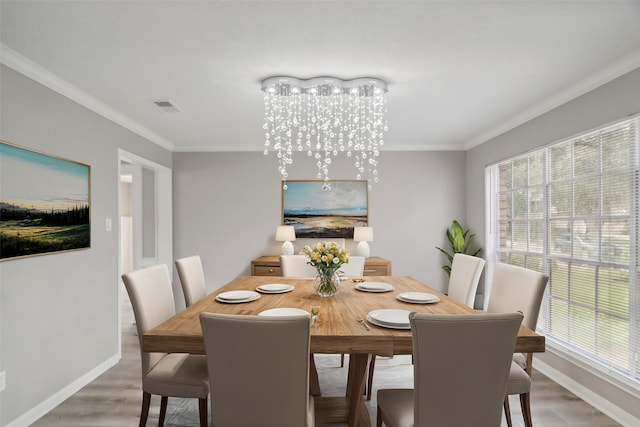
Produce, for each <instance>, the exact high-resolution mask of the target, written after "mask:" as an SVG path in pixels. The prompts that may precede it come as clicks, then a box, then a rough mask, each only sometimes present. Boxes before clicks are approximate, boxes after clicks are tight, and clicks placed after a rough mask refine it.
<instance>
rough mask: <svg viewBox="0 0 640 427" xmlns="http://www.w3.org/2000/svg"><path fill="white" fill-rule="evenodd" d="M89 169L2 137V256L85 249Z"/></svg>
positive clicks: (87, 242)
mask: <svg viewBox="0 0 640 427" xmlns="http://www.w3.org/2000/svg"><path fill="white" fill-rule="evenodd" d="M90 179H91V167H90V166H89V165H85V164H82V163H78V162H74V161H71V160H66V159H62V158H60V157H55V156H51V155H48V154H43V153H39V152H36V151H31V150H27V149H24V148H21V147H18V146H16V145H13V144H10V143H8V142H6V141H0V260H2V261H5V260H8V259H12V258H19V257H26V256H33V255H44V254H49V253H53V252H60V251H70V250H78V249H84V248H89V247H90V243H91V227H90V212H89V208H90V188H91V187H90V184H91V183H90Z"/></svg>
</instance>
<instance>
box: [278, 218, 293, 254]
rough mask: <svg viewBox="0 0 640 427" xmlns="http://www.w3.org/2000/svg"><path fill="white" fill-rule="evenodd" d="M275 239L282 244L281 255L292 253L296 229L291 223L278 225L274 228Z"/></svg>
mask: <svg viewBox="0 0 640 427" xmlns="http://www.w3.org/2000/svg"><path fill="white" fill-rule="evenodd" d="M276 240H277V241H278V242H284V243H283V244H282V255H293V243H291V242H292V241H294V240H296V230H295V228H293V225H279V226H278V228H277V229H276Z"/></svg>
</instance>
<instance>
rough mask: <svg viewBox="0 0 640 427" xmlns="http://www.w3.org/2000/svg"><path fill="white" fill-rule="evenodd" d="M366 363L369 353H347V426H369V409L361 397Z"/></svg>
mask: <svg viewBox="0 0 640 427" xmlns="http://www.w3.org/2000/svg"><path fill="white" fill-rule="evenodd" d="M368 363H369V355H368V354H366V353H352V354H350V355H349V376H348V377H347V399H348V400H349V421H348V425H349V427H371V419H370V418H369V411H368V410H367V407H366V406H365V403H364V399H363V398H362V394H363V392H364V383H365V376H366V375H365V374H366V372H367V365H368Z"/></svg>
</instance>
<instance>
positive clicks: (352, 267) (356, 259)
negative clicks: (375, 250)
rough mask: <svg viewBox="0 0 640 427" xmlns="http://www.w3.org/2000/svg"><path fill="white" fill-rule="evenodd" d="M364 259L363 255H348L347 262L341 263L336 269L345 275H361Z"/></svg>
mask: <svg viewBox="0 0 640 427" xmlns="http://www.w3.org/2000/svg"><path fill="white" fill-rule="evenodd" d="M365 260H366V258H365V257H363V256H355V255H353V256H352V255H349V262H348V263H346V264H342V265H341V266H340V268H339V269H338V271H342V273H343V274H344V275H345V276H347V277H352V276H353V277H356V276H362V275H363V274H364V261H365Z"/></svg>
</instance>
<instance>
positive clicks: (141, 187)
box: [118, 150, 173, 354]
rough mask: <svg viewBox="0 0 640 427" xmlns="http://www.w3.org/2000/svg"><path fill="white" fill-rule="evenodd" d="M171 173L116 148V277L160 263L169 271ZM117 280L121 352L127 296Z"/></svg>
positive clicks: (170, 249) (171, 255) (171, 261)
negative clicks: (123, 308)
mask: <svg viewBox="0 0 640 427" xmlns="http://www.w3.org/2000/svg"><path fill="white" fill-rule="evenodd" d="M171 174H172V171H171V169H170V168H168V167H166V166H162V165H160V164H157V163H155V162H152V161H150V160H148V159H145V158H143V157H140V156H137V155H135V154H132V153H129V152H127V151H124V150H118V179H119V185H118V224H119V227H118V230H119V236H118V259H119V263H118V270H119V271H118V277H121V276H122V274H124V273H127V272H129V271H132V270H138V269H140V268H144V267H149V266H152V265H156V264H160V263H164V264H166V265H167V266H169V274H172V272H173V269H172V268H171V266H172V263H173V246H172V245H173V242H172V238H173V237H172V236H173V225H172V175H171ZM118 282H119V295H120V298H119V301H120V304H118V328H119V331H118V351H119V353H120V354H121V349H122V344H121V343H122V338H121V332H122V330H121V324H122V305H123V303H126V299H127V298H126V297H127V295H126V290H125V289H124V284H123V283H122V280H119V281H118ZM123 296H124V298H123Z"/></svg>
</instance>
